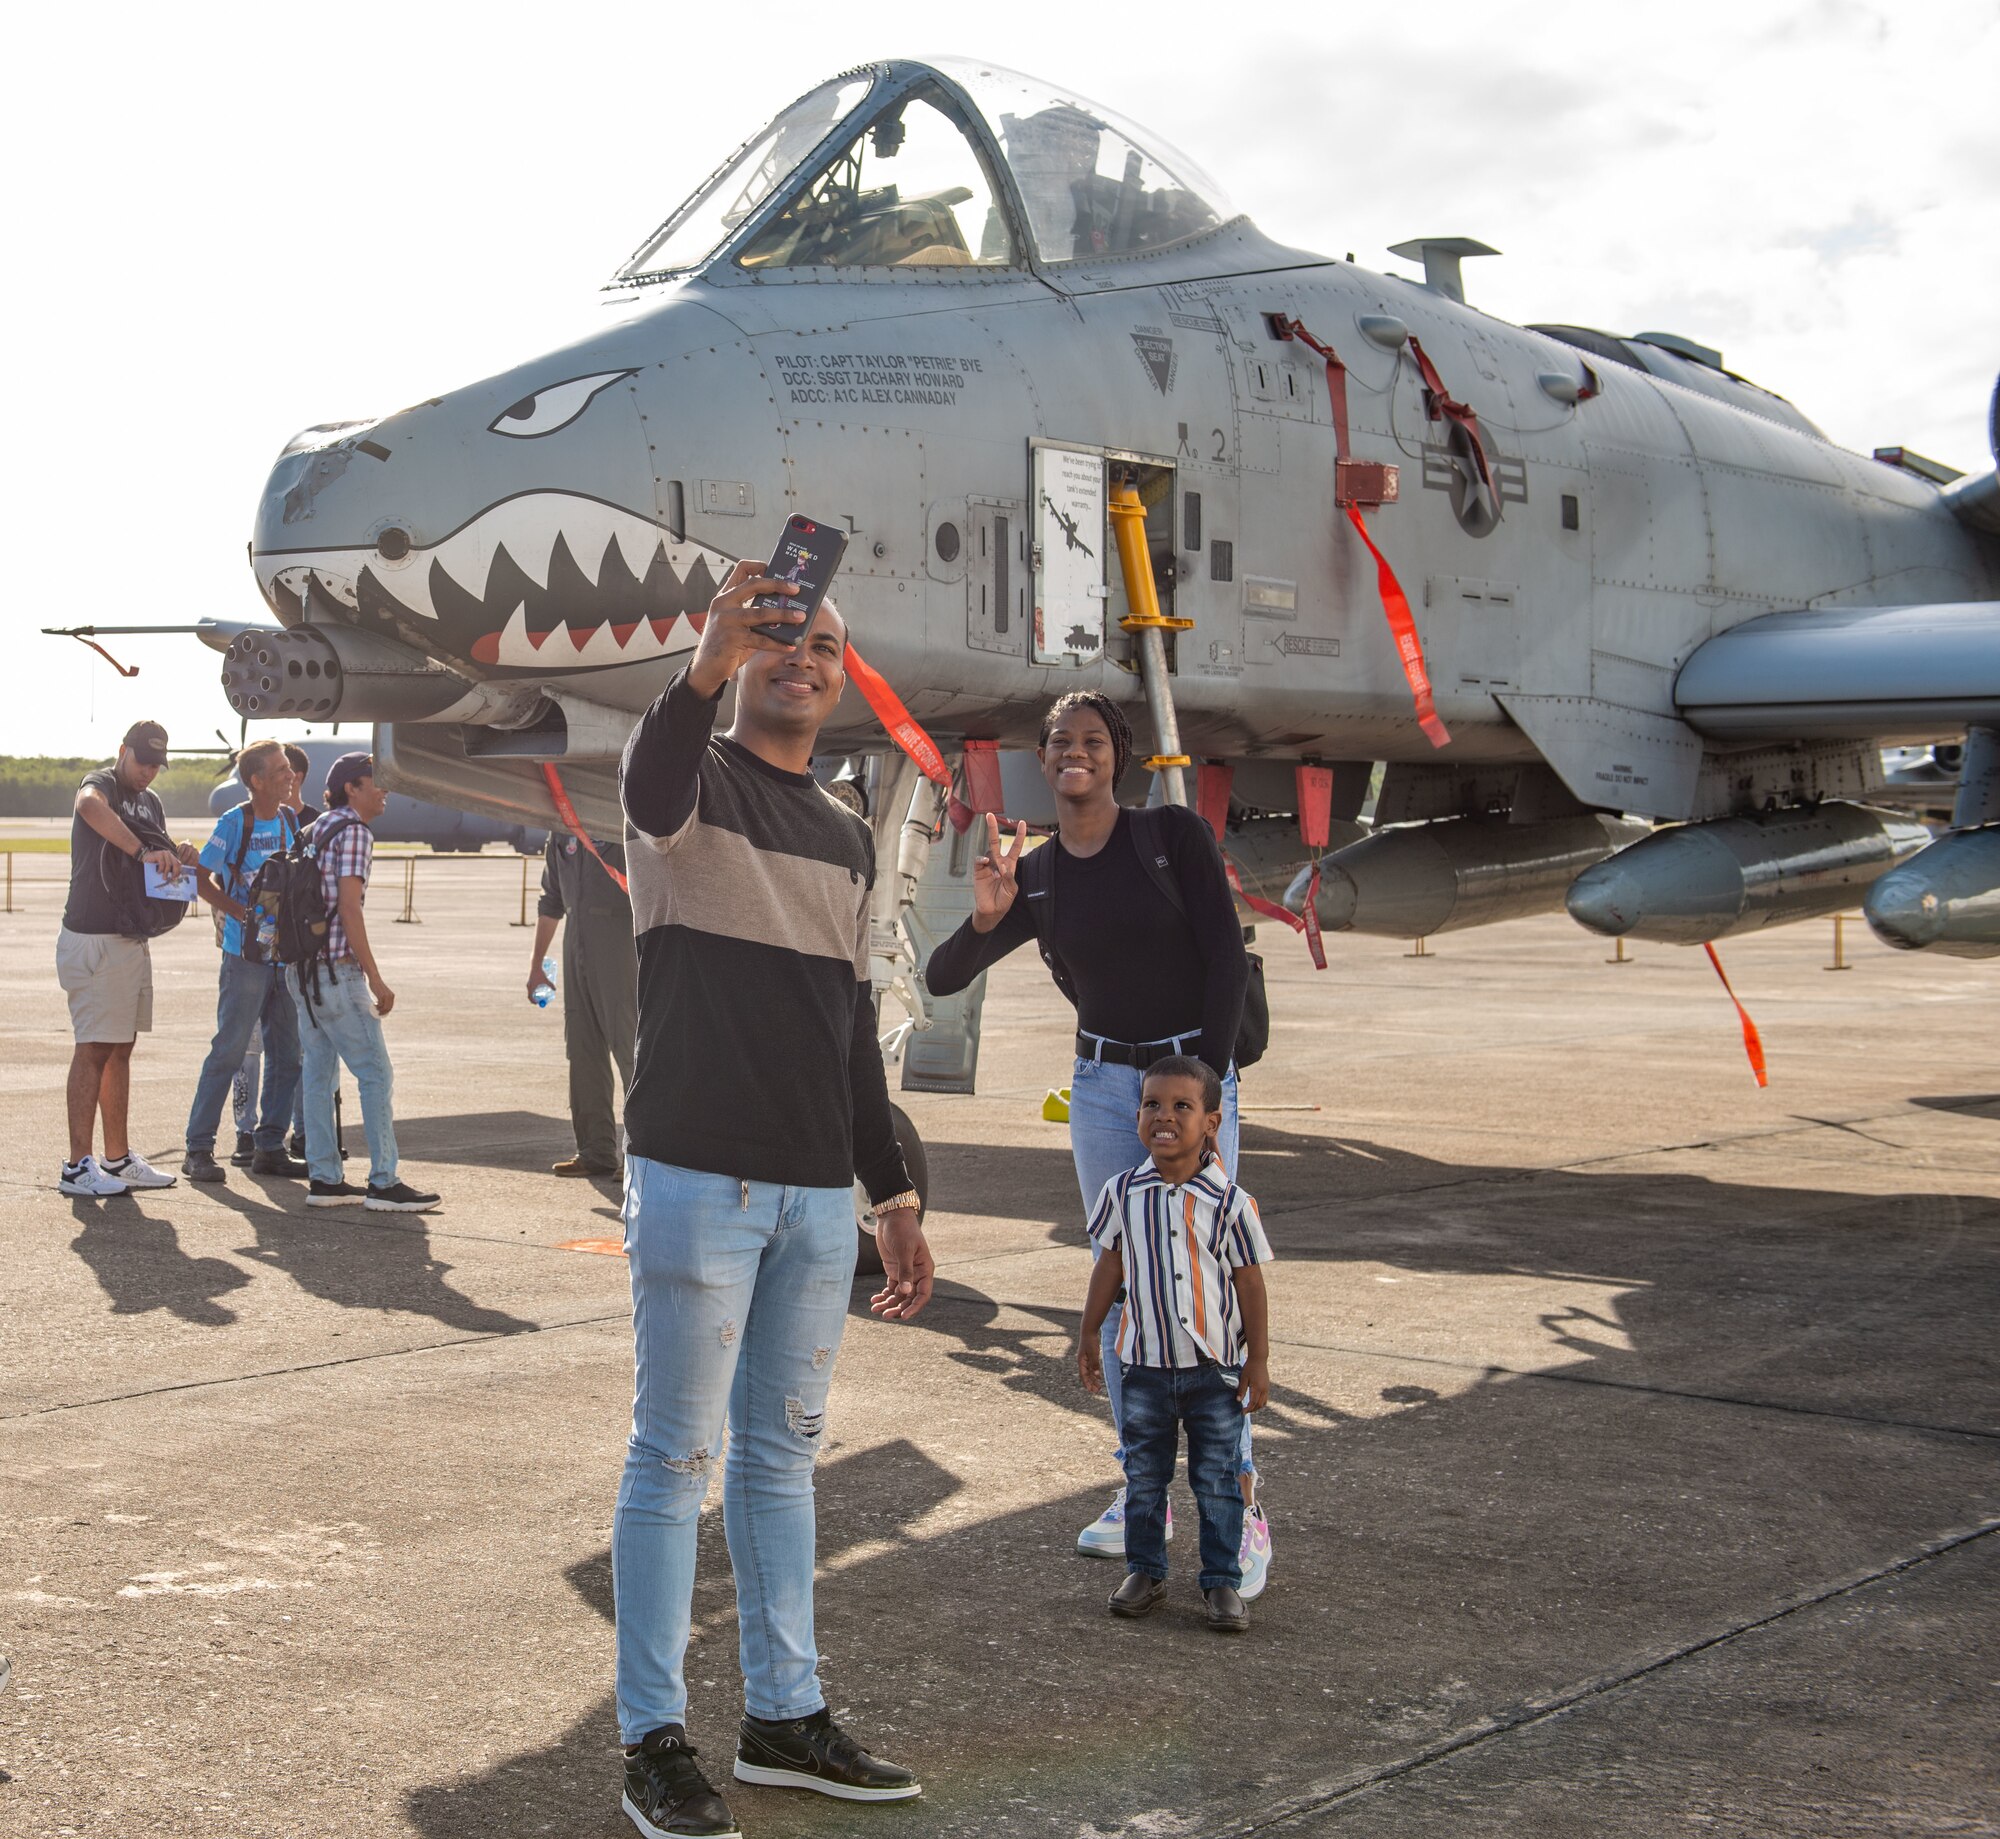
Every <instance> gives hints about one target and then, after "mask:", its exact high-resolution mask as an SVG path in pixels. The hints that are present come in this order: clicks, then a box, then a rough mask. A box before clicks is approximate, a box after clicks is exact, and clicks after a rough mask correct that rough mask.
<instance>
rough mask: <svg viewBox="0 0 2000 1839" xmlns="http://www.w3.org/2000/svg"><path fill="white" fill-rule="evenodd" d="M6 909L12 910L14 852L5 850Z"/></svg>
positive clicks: (10, 911)
mask: <svg viewBox="0 0 2000 1839" xmlns="http://www.w3.org/2000/svg"><path fill="white" fill-rule="evenodd" d="M7 911H8V912H9V913H12V912H13V911H14V852H13V851H12V850H11V849H10V850H8V852H7Z"/></svg>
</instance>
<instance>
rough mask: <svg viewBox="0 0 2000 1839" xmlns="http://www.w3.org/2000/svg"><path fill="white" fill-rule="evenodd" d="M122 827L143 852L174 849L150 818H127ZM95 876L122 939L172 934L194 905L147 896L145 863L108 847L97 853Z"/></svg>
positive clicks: (171, 842)
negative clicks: (98, 878) (106, 899)
mask: <svg viewBox="0 0 2000 1839" xmlns="http://www.w3.org/2000/svg"><path fill="white" fill-rule="evenodd" d="M125 827H126V828H127V829H128V830H130V831H131V832H132V834H133V835H134V836H135V837H137V838H138V839H139V841H140V843H141V845H142V846H143V847H144V848H146V849H166V850H171V849H173V847H174V839H173V838H172V837H170V836H168V835H167V833H166V832H165V831H164V830H162V829H161V828H160V827H159V826H158V825H157V824H155V823H153V822H152V821H151V820H150V819H149V818H143V817H138V818H135V817H130V816H127V817H126V819H125ZM193 872H194V871H193V870H192V869H190V870H189V871H188V873H190V874H192V873H193ZM98 874H99V875H100V877H101V878H102V880H103V884H104V891H105V893H106V894H108V895H109V896H110V897H111V904H112V909H113V911H115V912H116V913H117V915H118V933H119V936H120V937H121V938H127V939H157V938H158V937H159V936H160V935H161V934H162V933H166V932H171V931H173V929H174V928H175V927H176V926H178V925H179V924H180V923H181V921H182V920H184V919H186V918H187V916H188V908H189V906H190V905H192V904H193V903H192V902H189V901H185V900H162V899H160V898H159V897H158V896H157V895H153V894H148V893H147V892H146V865H145V863H143V862H139V861H135V860H134V859H133V858H131V857H129V856H125V855H121V854H120V853H119V852H118V851H117V850H115V849H113V848H112V847H111V846H110V845H109V844H106V845H105V847H104V848H103V849H102V850H100V851H99V852H98Z"/></svg>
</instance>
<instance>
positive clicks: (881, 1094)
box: [619, 673, 909, 1200]
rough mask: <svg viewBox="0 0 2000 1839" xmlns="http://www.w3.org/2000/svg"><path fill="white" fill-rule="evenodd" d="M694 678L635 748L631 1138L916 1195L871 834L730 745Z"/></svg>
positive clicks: (686, 1154) (747, 1166) (679, 685)
mask: <svg viewBox="0 0 2000 1839" xmlns="http://www.w3.org/2000/svg"><path fill="white" fill-rule="evenodd" d="M719 701H720V698H718V699H717V700H716V701H715V702H708V701H704V700H703V699H702V698H701V697H700V696H698V695H697V694H695V692H694V691H693V690H691V689H689V688H688V686H687V679H686V675H685V673H683V674H682V675H680V676H677V677H675V679H674V680H673V682H672V683H670V684H668V686H667V688H666V691H665V693H664V694H663V695H661V697H660V698H659V700H658V701H657V702H655V703H654V704H653V706H652V707H651V708H650V709H648V710H647V711H646V713H645V714H644V716H642V717H641V718H640V721H639V725H638V727H637V728H635V729H634V730H633V732H632V738H631V740H630V741H629V742H627V743H626V747H625V760H624V765H623V767H622V769H621V771H620V775H619V789H620V792H621V794H622V796H623V798H624V803H625V821H626V852H625V853H626V865H627V873H628V874H629V876H630V878H631V884H632V923H633V927H634V929H635V930H636V932H637V933H638V935H639V1045H638V1055H637V1058H636V1060H635V1062H634V1065H633V1073H632V1090H631V1092H630V1093H629V1095H628V1096H627V1099H626V1105H625V1128H626V1132H627V1135H628V1136H629V1137H630V1139H631V1145H632V1149H633V1151H634V1152H635V1153H636V1154H638V1155H641V1156H648V1157H651V1158H652V1159H653V1160H654V1161H657V1162H671V1163H675V1164H677V1165H678V1166H680V1167H682V1168H691V1169H702V1170H706V1171H708V1172H710V1173H712V1174H718V1175H730V1176H734V1177H735V1178H736V1179H738V1180H741V1181H775V1182H782V1183H784V1184H786V1185H787V1186H791V1187H799V1188H845V1187H847V1186H848V1185H849V1184H850V1183H851V1182H853V1181H854V1180H855V1179H857V1178H858V1179H860V1180H861V1181H862V1182H863V1183H864V1184H865V1185H866V1187H867V1189H868V1193H869V1195H870V1197H871V1198H872V1199H875V1200H884V1199H887V1198H888V1196H890V1195H892V1194H897V1193H900V1192H901V1191H902V1190H903V1189H905V1188H907V1187H908V1186H909V1177H908V1175H907V1173H906V1171H905V1169H904V1166H903V1152H902V1150H901V1148H900V1147H899V1146H898V1144H897V1142H896V1134H895V1129H894V1126H893V1124H892V1123H891V1121H890V1116H889V1088H888V1082H887V1080H886V1079H885V1078H884V1076H883V1072H882V1054H881V1050H880V1048H879V1047H878V1046H877V1044H876V1039H875V1004H874V998H873V994H872V992H871V990H870V987H869V980H868V895H869V889H870V887H871V886H872V885H873V883H874V879H875V845H874V838H873V837H872V836H871V835H870V833H869V830H868V826H867V825H866V824H864V823H863V822H862V821H861V819H860V818H858V817H856V816H855V815H854V813H853V812H851V811H849V810H848V809H846V807H845V806H843V805H840V804H838V803H836V802H835V801H834V800H833V799H832V798H830V797H828V796H827V794H826V793H825V792H824V791H822V790H821V789H820V787H819V785H818V783H817V782H816V781H815V780H814V779H813V777H812V775H811V774H810V773H789V772H786V771H784V770H783V769H782V768H780V767H776V766H772V765H771V764H770V763H769V762H767V761H765V760H762V759H760V758H758V756H757V755H755V754H753V753H752V752H750V751H749V749H748V748H745V747H742V746H739V745H738V744H737V743H736V742H734V741H732V740H730V739H729V738H728V736H726V735H718V734H715V733H713V732H712V730H713V729H714V726H715V713H716V708H717V706H718V703H719Z"/></svg>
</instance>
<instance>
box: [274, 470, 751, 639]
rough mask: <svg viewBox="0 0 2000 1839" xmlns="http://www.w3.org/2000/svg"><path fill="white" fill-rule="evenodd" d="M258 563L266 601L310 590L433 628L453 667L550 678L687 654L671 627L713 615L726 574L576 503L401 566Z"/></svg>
mask: <svg viewBox="0 0 2000 1839" xmlns="http://www.w3.org/2000/svg"><path fill="white" fill-rule="evenodd" d="M257 562H258V572H259V575H260V577H261V578H262V579H263V583H264V587H265V592H266V597H267V598H272V599H274V600H275V598H276V597H278V596H281V595H282V596H285V597H288V598H293V599H296V597H297V595H298V592H299V588H300V586H301V585H302V584H303V583H304V582H305V581H306V580H307V578H308V577H309V576H310V577H314V578H316V579H317V580H318V581H319V582H320V583H321V584H322V585H323V586H326V587H328V588H329V589H330V590H331V591H332V593H333V594H334V595H335V597H337V598H338V599H339V600H340V601H341V602H343V603H344V604H346V605H348V606H352V607H357V608H358V610H359V611H360V612H362V613H363V615H364V616H366V617H370V618H372V617H375V616H378V615H379V616H381V617H383V618H386V619H389V620H392V621H393V620H394V619H395V618H396V617H397V616H399V615H401V616H404V617H409V616H414V617H416V618H418V619H422V620H426V621H429V622H432V623H434V624H436V625H438V626H439V627H441V628H442V632H441V634H440V637H441V638H444V639H445V642H446V644H447V645H448V646H449V647H450V649H451V650H452V651H454V652H456V653H458V655H462V656H468V657H471V658H473V659H475V660H476V661H477V662H479V663H482V664H487V665H497V666H501V667H511V668H517V669H530V670H543V671H546V670H550V669H552V668H564V669H569V670H588V669H591V668H593V667H596V666H599V665H603V664H627V663H632V662H635V661H639V660H643V659H646V658H651V657H658V656H660V655H662V654H663V653H665V652H666V651H668V650H669V649H673V650H678V649H680V648H681V647H680V646H678V645H672V644H671V643H670V640H671V638H672V637H673V636H676V635H675V633H674V620H675V618H676V617H677V616H678V615H680V614H683V613H691V612H697V611H699V610H700V609H702V608H704V607H706V606H707V605H708V602H709V600H710V598H711V597H712V595H713V594H714V592H715V588H716V584H717V583H718V582H719V581H720V580H721V579H722V578H723V576H725V575H726V574H727V572H728V569H729V562H728V559H727V558H726V557H723V556H721V555H719V554H717V553H716V552H715V551H712V550H709V549H706V548H704V547H703V546H702V545H701V544H699V543H691V542H686V541H681V542H675V541H672V540H670V539H669V538H668V537H667V535H666V533H665V532H664V531H662V530H661V529H660V527H659V526H658V525H657V524H654V523H653V522H651V521H650V520H649V519H647V518H644V517H641V516H639V515H638V514H637V513H636V512H632V511H627V510H625V509H623V508H622V507H621V506H618V505H611V504H606V503H604V502H603V501H602V500H600V499H596V498H587V497H584V496H583V495H581V494H579V493H572V492H528V493H523V494H522V495H521V496H520V497H518V498H510V499H505V500H503V501H502V502H501V503H499V504H496V505H494V506H492V507H490V508H489V509H488V510H486V511H484V512H482V513H481V514H480V515H479V516H478V517H476V518H474V519H472V521H471V522H469V523H467V524H466V525H465V526H464V527H463V528H461V529H459V530H456V531H454V532H453V533H452V534H451V535H450V536H448V537H446V538H445V539H444V540H443V541H442V542H440V543H437V544H435V545H433V546H431V547H429V548H419V549H415V550H413V551H411V552H410V554H409V556H408V558H407V560H405V561H399V562H396V563H390V562H387V561H385V560H384V559H383V558H382V557H381V556H380V555H379V554H377V553H376V552H375V551H373V550H371V549H365V548H350V549H336V550H325V551H320V552H317V553H300V552H298V551H291V552H286V553H279V554H272V555H268V556H260V557H259V558H257ZM446 635H448V637H446ZM691 642H692V635H691V634H690V635H689V637H688V638H687V639H686V640H685V641H684V643H691Z"/></svg>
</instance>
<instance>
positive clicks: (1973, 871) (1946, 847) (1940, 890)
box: [1861, 824, 2000, 958]
mask: <svg viewBox="0 0 2000 1839" xmlns="http://www.w3.org/2000/svg"><path fill="white" fill-rule="evenodd" d="M1861 910H1862V912H1863V913H1865V914H1866V915H1867V916H1868V924H1869V925H1870V926H1871V927H1872V928H1873V929H1874V932H1875V936H1876V937H1877V938H1878V939H1880V940H1881V941H1882V942H1883V943H1884V944H1885V945H1895V946H1899V947H1901V948H1902V949H1903V950H1905V951H1934V952H1942V953H1943V954H1944V955H1945V956H1946V957H1949V958H1991V957H1994V956H2000V824H1984V825H1982V826H1980V827H1979V828H1978V829H1976V830H1954V831H1952V832H1951V833H1950V834H1949V835H1947V836H1941V837H1939V838H1938V840H1937V841H1936V842H1935V843H1933V844H1932V845H1931V846H1930V847H1929V848H1928V849H1924V850H1919V851H1918V852H1917V854H1915V855H1914V856H1912V857H1911V858H1910V859H1909V860H1908V861H1907V862H1905V863H1903V864H1901V866H1899V867H1897V868H1894V869H1891V870H1890V872H1889V873H1888V874H1886V875H1884V876H1883V877H1882V879H1881V880H1880V881H1878V882H1876V884H1875V885H1874V886H1873V887H1872V888H1870V889H1869V890H1868V899H1867V900H1866V901H1865V902H1864V903H1863V905H1862V909H1861Z"/></svg>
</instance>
